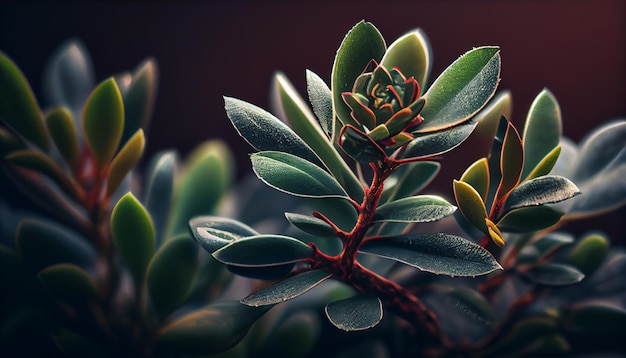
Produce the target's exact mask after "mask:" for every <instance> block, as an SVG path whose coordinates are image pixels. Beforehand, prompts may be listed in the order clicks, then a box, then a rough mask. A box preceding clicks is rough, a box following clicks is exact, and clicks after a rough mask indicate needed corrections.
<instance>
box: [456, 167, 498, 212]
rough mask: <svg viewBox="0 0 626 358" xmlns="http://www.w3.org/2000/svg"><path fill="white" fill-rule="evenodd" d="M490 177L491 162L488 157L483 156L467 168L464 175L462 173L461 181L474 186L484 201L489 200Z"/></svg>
mask: <svg viewBox="0 0 626 358" xmlns="http://www.w3.org/2000/svg"><path fill="white" fill-rule="evenodd" d="M489 179H490V177H489V162H488V161H487V158H482V159H479V160H477V161H475V162H474V163H473V164H472V165H470V166H469V167H468V168H467V169H466V170H465V172H464V173H463V175H461V179H460V181H462V182H464V183H467V184H469V185H470V186H471V187H472V188H474V190H476V192H477V193H478V194H479V195H480V197H481V199H482V201H483V202H484V201H486V200H487V194H488V193H489V185H490V184H491V183H490V180H489Z"/></svg>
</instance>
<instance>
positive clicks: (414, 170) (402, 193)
mask: <svg viewBox="0 0 626 358" xmlns="http://www.w3.org/2000/svg"><path fill="white" fill-rule="evenodd" d="M440 168H441V164H439V163H437V162H414V163H409V164H405V165H403V166H402V167H400V168H399V169H398V170H396V171H395V173H397V176H395V175H393V174H392V176H391V177H390V179H389V180H388V181H386V182H385V189H386V190H384V191H383V196H382V197H381V200H380V201H381V202H389V201H392V200H395V199H399V198H405V197H407V196H411V195H413V194H415V193H417V192H419V191H420V190H422V189H423V188H424V187H426V185H428V184H429V183H430V182H431V181H432V180H433V178H434V177H435V175H437V173H438V172H439V169H440ZM392 180H393V181H392Z"/></svg>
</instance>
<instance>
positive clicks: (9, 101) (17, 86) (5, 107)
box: [0, 52, 50, 151]
mask: <svg viewBox="0 0 626 358" xmlns="http://www.w3.org/2000/svg"><path fill="white" fill-rule="evenodd" d="M0 119H1V120H3V121H5V122H6V123H8V124H9V125H10V126H11V127H13V128H14V129H15V130H16V131H17V132H19V133H20V135H22V136H23V137H24V138H26V139H27V140H29V141H31V142H33V143H34V144H36V145H37V146H38V147H39V148H41V149H43V150H44V151H47V150H48V148H49V147H50V140H49V139H48V134H47V133H46V127H45V125H44V123H43V118H42V115H41V111H40V110H39V105H38V104H37V100H36V99H35V96H34V95H33V91H32V90H31V88H30V85H29V84H28V81H27V80H26V78H24V75H23V74H22V72H21V71H20V69H19V68H18V67H17V66H16V65H15V63H13V61H11V59H9V58H8V57H7V56H6V55H5V54H4V53H2V52H0Z"/></svg>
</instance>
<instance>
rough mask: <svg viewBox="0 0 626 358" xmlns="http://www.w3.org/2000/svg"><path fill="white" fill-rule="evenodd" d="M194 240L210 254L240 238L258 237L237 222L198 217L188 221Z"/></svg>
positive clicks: (226, 219)
mask: <svg viewBox="0 0 626 358" xmlns="http://www.w3.org/2000/svg"><path fill="white" fill-rule="evenodd" d="M189 226H190V228H191V232H192V233H193V235H194V238H195V239H196V240H197V241H198V242H199V243H200V245H201V246H202V247H203V248H204V249H205V250H207V251H208V252H210V253H213V252H215V251H217V250H218V249H220V248H222V247H224V246H226V245H227V244H229V243H231V242H232V241H235V240H238V239H240V238H242V237H248V236H257V235H259V233H258V232H256V231H255V230H254V229H252V228H251V227H249V226H248V225H245V224H243V223H241V222H239V221H237V220H234V219H229V218H222V217H218V216H199V217H195V218H193V219H191V220H190V221H189Z"/></svg>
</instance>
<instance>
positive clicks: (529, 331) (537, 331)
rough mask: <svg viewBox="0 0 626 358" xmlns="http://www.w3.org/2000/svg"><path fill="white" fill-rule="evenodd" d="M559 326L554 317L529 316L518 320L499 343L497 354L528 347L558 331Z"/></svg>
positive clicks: (505, 353)
mask: <svg viewBox="0 0 626 358" xmlns="http://www.w3.org/2000/svg"><path fill="white" fill-rule="evenodd" d="M557 330H558V327H557V323H556V321H555V319H554V318H552V317H536V316H535V317H528V318H525V319H522V320H520V321H518V322H517V323H516V324H515V325H514V326H513V328H511V330H510V332H508V333H507V334H505V335H504V337H503V338H502V340H501V341H500V342H498V344H497V350H496V351H495V352H494V354H495V355H496V356H501V355H503V354H504V355H507V353H508V354H510V353H509V352H516V351H523V350H525V349H528V346H530V345H531V344H532V343H533V342H534V341H535V340H537V339H540V338H542V337H544V336H547V335H548V334H552V333H555V332H557Z"/></svg>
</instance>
